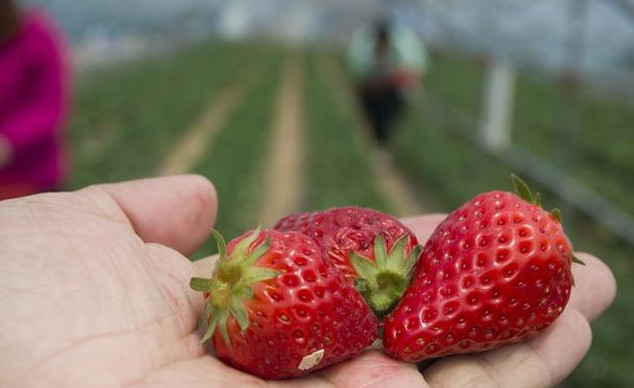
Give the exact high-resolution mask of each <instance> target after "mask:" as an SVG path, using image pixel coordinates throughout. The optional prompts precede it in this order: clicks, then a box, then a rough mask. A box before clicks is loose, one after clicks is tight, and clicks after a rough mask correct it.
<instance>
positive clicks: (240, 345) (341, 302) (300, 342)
mask: <svg viewBox="0 0 634 388" xmlns="http://www.w3.org/2000/svg"><path fill="white" fill-rule="evenodd" d="M213 235H214V237H215V239H216V242H217V244H218V250H219V252H220V259H219V261H218V264H217V266H216V268H215V270H214V272H213V275H212V277H211V279H202V278H193V279H192V281H191V287H192V288H193V289H194V290H197V291H203V292H204V293H205V297H206V302H205V310H204V316H203V319H202V325H203V327H204V329H205V334H204V336H203V339H202V340H203V342H204V341H206V340H208V339H209V338H211V339H212V342H213V345H214V348H215V352H216V355H217V356H218V357H219V358H220V359H222V360H223V361H225V362H226V363H228V364H230V365H233V366H235V367H237V368H239V369H242V370H244V371H247V372H249V373H251V374H254V375H256V376H259V377H262V378H266V379H283V378H290V377H296V376H301V375H304V374H306V373H308V372H310V371H313V370H317V369H321V368H324V367H326V366H329V365H332V364H335V363H338V362H340V361H342V360H345V359H347V358H350V357H353V356H355V355H357V354H358V353H359V352H361V351H362V350H363V349H365V348H366V347H368V346H369V345H371V344H372V342H373V341H374V340H375V339H376V338H377V335H378V334H377V331H378V321H377V319H376V317H375V316H374V314H373V313H372V311H371V310H370V309H369V308H368V306H367V305H366V304H365V302H364V301H363V299H362V298H361V296H360V295H359V293H358V292H357V291H356V290H355V289H354V287H353V286H352V285H350V284H349V283H348V282H346V280H345V278H344V276H343V274H341V273H340V272H339V271H337V269H336V268H335V267H334V266H333V265H332V264H331V263H330V262H329V261H327V260H324V258H323V255H322V252H321V249H320V248H319V246H318V245H317V244H316V242H315V241H314V240H313V239H311V238H309V237H307V236H304V235H302V234H299V233H295V232H279V231H275V230H271V231H263V232H260V231H259V229H258V230H256V231H252V232H247V233H246V234H244V235H242V236H240V237H238V238H236V239H233V240H232V241H231V242H230V243H229V245H228V247H227V246H225V242H224V240H223V238H222V236H220V234H219V233H218V232H216V231H213Z"/></svg>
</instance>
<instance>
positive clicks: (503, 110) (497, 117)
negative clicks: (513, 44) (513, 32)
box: [481, 59, 515, 152]
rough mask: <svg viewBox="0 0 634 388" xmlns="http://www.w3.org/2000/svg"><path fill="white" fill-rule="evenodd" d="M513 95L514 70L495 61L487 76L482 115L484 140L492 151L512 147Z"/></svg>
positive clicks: (504, 62)
mask: <svg viewBox="0 0 634 388" xmlns="http://www.w3.org/2000/svg"><path fill="white" fill-rule="evenodd" d="M514 94H515V68H514V67H513V66H512V65H511V63H510V62H508V61H506V60H500V59H496V60H494V62H493V64H492V66H490V67H489V68H488V71H487V75H486V84H485V87H484V96H483V98H484V104H483V111H482V113H481V117H482V122H481V134H482V140H483V143H484V145H485V147H487V148H488V149H489V150H491V151H494V152H502V151H505V150H506V149H508V147H509V145H510V144H511V123H512V120H513V96H514Z"/></svg>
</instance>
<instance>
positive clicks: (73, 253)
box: [0, 176, 615, 387]
mask: <svg viewBox="0 0 634 388" xmlns="http://www.w3.org/2000/svg"><path fill="white" fill-rule="evenodd" d="M215 213H216V196H215V193H214V191H213V188H212V187H211V186H210V185H209V183H207V182H206V181H204V180H202V179H201V178H199V177H193V176H184V177H171V178H162V179H153V180H144V181H136V182H129V183H124V184H116V185H104V186H96V187H91V188H88V189H84V190H81V191H78V192H76V193H70V194H65V193H58V194H45V195H39V196H33V197H28V198H24V199H19V200H12V201H5V202H0V246H2V247H3V250H2V251H0V385H1V386H16V385H19V386H24V387H31V386H40V385H42V384H43V382H46V386H47V387H56V386H63V387H72V386H81V387H84V386H91V387H93V386H135V387H142V386H152V387H157V386H169V387H172V386H179V387H188V386H192V387H193V386H200V385H206V386H220V385H221V384H234V385H236V386H240V387H248V386H262V385H263V384H264V383H263V382H262V381H260V380H259V379H257V378H255V377H253V376H250V375H248V374H245V373H243V372H240V371H238V370H236V369H233V368H231V367H228V366H226V365H225V364H223V363H221V362H220V361H218V360H217V359H215V358H214V357H213V356H211V355H209V354H206V353H205V351H204V349H203V347H202V346H201V345H199V337H198V335H197V333H196V323H197V319H198V317H199V315H200V313H201V310H202V298H201V297H200V295H199V294H197V293H195V292H193V291H190V290H189V288H188V282H189V278H190V277H192V276H200V275H209V271H210V269H211V267H212V266H213V259H207V260H203V261H200V262H197V263H195V264H194V265H192V264H190V262H189V261H188V260H187V259H186V258H185V256H186V255H188V254H190V253H191V252H193V251H194V250H195V249H196V248H197V247H198V246H199V245H200V243H201V242H202V241H204V240H205V239H206V238H207V236H208V232H209V228H210V227H211V225H212V224H213V221H214V218H215ZM439 220H440V218H439V216H424V217H416V218H410V219H407V220H406V223H407V224H408V225H409V226H410V227H411V228H412V229H413V230H414V231H415V232H416V233H417V234H418V236H419V238H420V240H421V241H425V240H426V238H427V237H428V236H429V234H430V233H431V231H432V229H433V228H434V227H435V225H436V224H437V223H438V222H439ZM581 256H582V258H583V259H584V260H585V261H586V263H587V266H586V267H578V268H575V277H576V279H577V285H578V286H577V288H575V290H574V291H573V296H572V299H571V302H570V305H569V307H568V308H567V309H566V311H565V313H564V314H563V315H562V316H561V318H560V319H559V320H557V322H556V323H555V324H554V325H553V326H552V327H551V328H550V329H549V330H547V331H546V332H545V333H543V334H542V335H540V336H539V337H538V338H536V339H534V340H533V341H531V342H528V343H526V344H519V345H513V346H508V347H505V348H502V349H498V350H495V351H492V352H488V353H483V354H481V355H477V356H459V357H453V358H451V357H450V358H446V359H443V360H441V361H439V362H437V363H435V364H434V365H432V366H431V367H430V368H429V369H428V370H427V371H426V372H425V373H424V374H425V376H424V377H423V375H421V374H420V373H419V372H418V371H417V370H416V367H415V365H411V364H405V363H401V362H398V361H395V360H392V359H389V358H388V357H386V356H384V355H383V354H381V353H380V352H378V351H367V352H365V353H363V354H362V355H361V356H360V357H358V358H356V359H354V360H351V361H348V362H345V363H342V364H339V365H337V366H335V367H332V368H329V369H327V370H324V371H321V372H317V373H313V374H311V375H309V376H308V377H305V378H302V379H297V380H292V381H283V382H270V383H269V385H271V386H289V387H290V386H301V387H321V386H324V387H330V386H341V387H358V386H360V385H363V386H366V387H370V386H381V387H392V386H407V387H415V386H420V387H425V386H427V384H438V385H441V384H446V385H448V386H453V385H458V386H473V385H475V384H480V385H482V386H487V385H490V384H492V383H493V382H494V381H495V382H499V383H500V384H502V385H507V384H506V383H509V384H508V385H510V386H517V387H522V386H531V387H532V386H547V385H550V384H554V383H556V382H557V381H559V380H561V379H562V378H563V377H565V376H566V375H567V374H568V373H570V371H571V370H572V369H573V368H574V366H576V364H577V363H578V362H579V361H580V359H581V358H582V357H583V355H584V354H585V352H586V351H587V348H588V346H589V343H590V331H589V328H588V324H587V319H593V318H594V317H596V316H597V315H598V314H600V313H601V312H602V311H603V310H604V309H605V308H606V307H607V306H608V305H609V304H610V302H611V301H612V298H613V297H614V291H615V288H614V279H613V277H612V275H611V273H610V271H609V270H608V269H607V267H605V265H604V264H602V263H601V262H600V261H598V260H597V259H595V258H592V257H591V256H588V255H581ZM492 379H493V380H492ZM470 384H471V385H470Z"/></svg>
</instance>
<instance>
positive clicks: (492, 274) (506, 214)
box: [383, 177, 573, 362]
mask: <svg viewBox="0 0 634 388" xmlns="http://www.w3.org/2000/svg"><path fill="white" fill-rule="evenodd" d="M514 182H515V185H516V188H517V191H518V192H519V193H520V195H521V196H522V198H520V197H518V196H516V195H515V194H512V193H508V192H501V191H493V192H488V193H484V194H480V195H478V196H476V197H475V198H473V199H471V200H470V201H469V202H467V203H466V204H464V205H462V206H461V207H460V208H458V209H457V210H455V211H454V212H453V213H451V214H450V215H449V216H448V217H447V218H446V219H445V220H444V221H443V222H442V223H441V224H440V225H439V226H438V227H437V228H436V230H435V231H434V233H433V234H432V236H431V237H430V239H429V241H428V242H427V244H426V245H425V249H424V251H423V253H422V254H421V258H420V261H419V262H418V264H417V266H416V268H415V272H414V275H413V278H412V283H411V285H410V286H409V287H408V289H407V291H406V292H405V295H404V297H403V299H402V300H401V302H400V303H399V304H398V306H397V307H396V309H394V311H393V312H392V313H391V314H390V315H389V316H388V317H387V318H386V319H385V330H384V335H383V345H384V347H385V349H386V351H387V352H388V354H390V355H391V356H393V357H395V358H398V359H402V360H406V361H412V362H416V361H421V360H424V359H427V358H434V357H439V356H443V355H448V354H456V353H468V352H477V351H482V350H486V349H491V348H495V347H498V346H500V345H503V344H507V343H512V342H517V341H523V340H526V339H528V338H530V337H532V336H534V335H535V334H537V333H539V332H540V331H542V330H544V329H545V328H547V327H548V326H549V325H550V324H552V323H553V321H554V320H555V319H556V318H557V317H558V316H559V314H561V312H562V311H563V309H564V307H565V306H566V303H567V302H568V299H569V297H570V289H571V286H572V284H573V279H572V274H571V270H570V267H571V263H572V261H573V253H572V246H571V244H570V242H569V240H568V238H567V237H566V235H565V234H564V231H563V228H562V226H561V217H560V214H559V211H558V210H554V211H553V212H550V213H549V212H546V211H544V210H543V209H542V208H541V207H540V203H539V197H538V196H537V197H533V195H532V194H531V192H530V190H528V187H527V186H526V185H525V184H524V183H523V182H522V181H520V180H519V178H517V177H514Z"/></svg>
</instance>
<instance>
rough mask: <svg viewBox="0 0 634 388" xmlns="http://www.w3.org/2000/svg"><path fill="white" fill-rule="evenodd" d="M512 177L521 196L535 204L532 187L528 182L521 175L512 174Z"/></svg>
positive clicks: (516, 190)
mask: <svg viewBox="0 0 634 388" xmlns="http://www.w3.org/2000/svg"><path fill="white" fill-rule="evenodd" d="M511 179H512V180H513V186H514V187H515V192H516V193H517V194H518V195H519V196H520V198H522V199H523V200H524V201H526V202H528V203H532V204H535V198H534V197H533V193H532V192H531V189H530V188H529V187H528V185H527V184H526V182H524V181H523V180H522V179H521V178H520V177H519V176H517V175H515V174H511Z"/></svg>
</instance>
